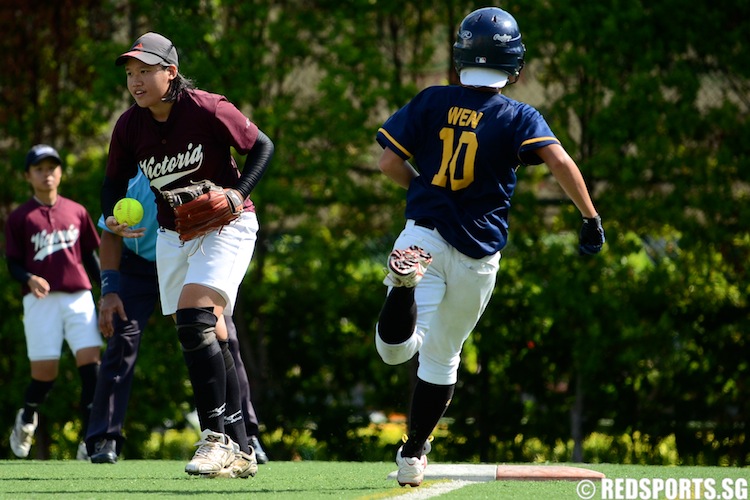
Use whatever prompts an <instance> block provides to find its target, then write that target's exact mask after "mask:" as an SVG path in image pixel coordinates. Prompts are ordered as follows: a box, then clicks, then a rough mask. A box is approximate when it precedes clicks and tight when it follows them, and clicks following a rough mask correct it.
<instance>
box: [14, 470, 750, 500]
mask: <svg viewBox="0 0 750 500" xmlns="http://www.w3.org/2000/svg"><path fill="white" fill-rule="evenodd" d="M184 466H185V462H181V461H166V460H122V461H120V462H119V463H117V464H115V465H94V464H90V463H85V462H77V461H74V460H69V461H33V460H5V461H0V500H5V499H8V500H10V499H13V500H19V499H34V500H36V499H40V498H41V499H50V500H68V499H71V500H72V499H76V500H86V499H108V500H109V499H118V500H119V499H145V498H148V499H153V498H159V499H169V498H182V499H184V498H190V499H202V498H221V499H240V498H269V499H270V498H274V499H277V498H278V499H286V498H289V499H304V500H317V499H331V498H336V499H339V498H340V499H361V500H365V499H366V500H376V499H377V500H382V499H386V498H393V497H397V496H401V495H404V500H406V499H407V498H409V497H410V496H413V497H415V498H416V496H414V494H415V493H417V492H419V493H422V494H423V495H424V494H426V493H427V492H428V491H435V493H438V491H437V490H440V489H445V490H447V489H449V486H450V482H449V481H447V480H439V481H438V480H433V481H425V482H424V483H423V484H422V486H421V487H419V488H408V487H407V488H400V487H399V486H398V484H397V483H396V482H395V481H393V480H387V479H386V477H387V476H388V474H389V473H390V472H392V471H394V470H395V465H394V464H392V463H385V462H371V463H360V462H356V463H355V462H270V463H268V464H265V465H261V466H260V467H259V471H258V475H257V476H256V477H254V478H249V479H201V478H196V477H189V476H188V475H187V474H185V473H184V472H183V467H184ZM576 466H580V465H578V464H576ZM583 467H585V468H589V469H592V470H597V471H600V472H603V473H604V474H605V475H606V476H607V478H610V479H614V478H635V479H643V478H651V479H653V478H661V479H664V480H668V479H677V478H689V479H694V478H704V479H705V478H712V479H714V480H715V481H716V484H717V485H720V484H721V482H722V481H723V480H726V479H730V480H732V481H733V482H736V483H737V485H736V486H737V487H736V488H735V489H734V490H733V491H732V492H731V496H729V495H726V493H727V492H724V493H725V496H724V497H717V498H724V499H725V500H733V499H734V500H741V499H745V500H746V499H748V492H747V486H746V485H747V479H748V478H750V468H724V467H649V466H638V465H608V464H597V465H584V466H583ZM738 480H739V481H738ZM743 481H744V484H745V488H744V496H743V491H742V488H741V483H742V482H743ZM576 486H577V483H576V482H574V481H535V482H527V481H494V482H489V483H470V484H467V485H466V486H463V487H461V488H458V489H454V490H452V491H445V492H444V493H442V494H439V498H451V499H453V498H456V499H481V498H487V499H490V498H491V499H512V500H547V499H555V500H557V499H560V500H565V499H571V500H573V499H580V497H579V495H578V494H577V492H576ZM720 493H721V492H720ZM423 495H422V496H421V498H427V497H426V496H423ZM433 498H434V497H433ZM592 498H594V499H597V498H603V497H602V496H601V492H600V491H597V492H596V494H595V495H594V496H593V497H592ZM635 498H638V497H635ZM655 498H667V497H666V496H664V495H661V496H658V497H655ZM686 498H691V499H698V498H706V496H705V495H702V496H701V495H697V494H696V493H695V492H693V493H691V494H690V495H689V496H688V497H686Z"/></svg>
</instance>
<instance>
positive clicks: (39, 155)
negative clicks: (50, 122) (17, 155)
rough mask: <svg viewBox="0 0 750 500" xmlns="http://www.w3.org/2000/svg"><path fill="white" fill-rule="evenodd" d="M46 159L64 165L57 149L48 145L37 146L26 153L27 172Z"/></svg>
mask: <svg viewBox="0 0 750 500" xmlns="http://www.w3.org/2000/svg"><path fill="white" fill-rule="evenodd" d="M45 158H52V159H53V160H55V161H57V163H58V164H59V165H62V160H61V159H60V155H59V154H58V153H57V151H56V150H55V148H53V147H52V146H48V145H46V144H37V145H36V146H34V147H33V148H31V149H30V150H29V152H28V153H26V170H28V169H29V167H31V166H32V165H37V164H39V163H40V162H41V161H42V160H44V159H45Z"/></svg>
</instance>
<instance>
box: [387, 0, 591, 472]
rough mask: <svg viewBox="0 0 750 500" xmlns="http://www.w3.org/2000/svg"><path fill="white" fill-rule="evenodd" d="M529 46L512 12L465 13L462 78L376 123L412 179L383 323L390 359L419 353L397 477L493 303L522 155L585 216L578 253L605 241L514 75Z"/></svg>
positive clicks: (412, 467)
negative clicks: (518, 95) (517, 94)
mask: <svg viewBox="0 0 750 500" xmlns="http://www.w3.org/2000/svg"><path fill="white" fill-rule="evenodd" d="M525 52H526V48H525V46H524V45H523V43H522V41H521V32H520V30H519V28H518V24H517V22H516V20H515V19H514V18H513V16H511V15H510V14H509V13H507V12H506V11H504V10H502V9H499V8H496V7H486V8H482V9H479V10H476V11H474V12H472V13H470V14H469V15H468V16H467V17H466V18H464V20H463V21H462V22H461V26H460V28H459V30H458V33H457V36H456V42H455V44H454V46H453V58H454V62H455V68H456V71H457V73H458V75H459V78H460V82H461V84H460V85H451V86H435V87H430V88H427V89H425V90H423V91H422V92H420V93H419V94H418V95H417V96H415V97H414V98H413V99H412V100H411V101H410V102H409V103H407V104H406V105H405V106H404V107H402V108H401V109H399V110H398V111H397V112H396V113H394V114H393V115H392V116H391V117H390V118H388V120H387V121H386V122H385V123H384V124H383V126H382V127H381V128H380V129H379V130H378V133H377V141H378V143H379V144H380V145H381V146H382V147H383V153H382V156H381V158H380V161H379V167H380V169H381V171H382V172H383V173H384V174H385V175H386V176H388V177H389V178H390V179H392V180H393V181H394V182H396V183H397V184H398V185H400V186H402V187H403V188H405V189H407V194H406V219H407V220H406V227H405V228H404V229H403V231H402V232H401V234H400V235H399V237H398V239H397V240H396V242H395V244H394V249H393V252H392V253H391V255H390V257H389V259H388V275H387V276H386V278H385V281H384V284H386V285H388V287H389V290H388V295H387V298H386V300H385V303H384V305H383V308H382V310H381V312H380V316H379V320H378V324H377V327H376V330H377V332H376V335H375V343H376V347H377V351H378V353H379V354H380V356H381V357H382V359H383V361H384V362H385V363H387V364H391V365H396V364H401V363H405V362H407V361H409V360H410V359H411V358H412V357H414V355H415V354H417V353H418V354H419V368H418V371H417V383H416V388H415V391H414V394H413V396H412V400H411V410H410V415H409V430H408V436H406V441H405V443H404V444H403V446H402V447H400V448H399V449H398V451H397V453H396V463H397V464H398V467H399V470H398V478H397V479H398V482H399V484H401V485H402V486H405V485H410V486H419V484H421V482H422V480H423V479H424V469H425V467H426V466H427V457H426V455H427V453H428V452H429V451H430V448H431V445H430V442H429V437H430V435H431V433H432V431H433V429H434V427H435V425H437V423H438V420H439V419H440V418H441V417H442V416H443V414H444V413H445V411H446V409H447V407H448V405H449V404H450V401H451V398H452V397H453V391H454V387H455V385H456V382H457V374H458V366H459V362H460V359H461V349H462V348H463V344H464V342H465V341H466V339H467V338H468V337H469V335H470V334H471V331H472V330H473V329H474V327H475V326H476V324H477V322H478V321H479V318H480V317H481V315H482V313H483V312H484V310H485V308H486V307H487V304H488V303H489V300H490V297H491V295H492V291H493V289H494V287H495V277H496V273H497V271H498V267H499V264H500V251H501V250H502V249H503V247H504V246H505V244H506V241H507V237H508V213H509V210H510V206H511V198H512V196H513V192H514V189H515V187H516V171H517V170H518V168H519V167H520V166H524V165H537V164H541V163H545V164H546V165H547V167H548V168H549V169H550V171H551V172H552V174H553V176H554V177H555V179H556V180H557V182H558V183H559V184H560V186H561V187H562V188H563V190H564V191H565V193H566V194H567V195H568V197H569V198H570V199H571V200H572V202H573V203H574V204H575V206H576V207H577V208H578V210H579V211H580V212H581V215H582V217H583V225H582V228H581V232H580V240H579V252H580V253H581V254H582V255H591V254H595V253H597V252H599V251H600V250H601V248H602V245H603V244H604V230H603V229H602V225H601V218H600V217H599V214H598V213H597V211H596V208H595V207H594V204H593V202H592V201H591V197H590V195H589V192H588V189H587V187H586V184H585V182H584V179H583V176H582V174H581V171H580V170H579V168H578V166H577V165H576V163H575V162H574V161H573V159H572V158H571V157H570V156H569V155H568V153H567V152H566V151H565V149H564V148H563V147H562V145H561V144H560V141H559V140H558V139H557V138H556V137H555V135H554V134H553V133H552V131H551V130H550V127H549V125H548V124H547V122H546V121H545V119H544V118H543V117H542V115H541V114H540V113H539V112H538V111H537V110H536V109H534V108H533V107H532V106H530V105H528V104H524V103H521V102H518V101H515V100H513V99H510V98H508V97H506V96H504V95H503V94H502V88H503V87H504V86H505V85H507V84H509V83H515V82H516V81H517V80H518V77H519V75H520V73H521V70H522V68H523V65H524V56H525Z"/></svg>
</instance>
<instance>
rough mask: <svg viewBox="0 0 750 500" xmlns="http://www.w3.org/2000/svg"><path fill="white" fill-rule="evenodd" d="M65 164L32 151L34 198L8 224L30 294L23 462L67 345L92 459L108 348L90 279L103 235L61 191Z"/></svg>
mask: <svg viewBox="0 0 750 500" xmlns="http://www.w3.org/2000/svg"><path fill="white" fill-rule="evenodd" d="M61 164H62V162H61V160H60V155H59V154H58V153H57V151H55V150H54V149H53V148H52V147H51V146H48V145H46V144H38V145H36V146H34V147H33V148H31V150H30V151H29V152H28V154H27V155H26V174H25V176H26V180H27V181H28V182H29V184H31V188H32V189H33V191H34V195H33V197H32V198H31V199H30V200H29V201H27V202H26V203H24V204H23V205H21V206H19V207H18V208H17V209H15V210H14V211H13V212H12V213H11V214H10V216H9V217H8V223H7V225H6V227H5V245H6V249H5V253H6V256H7V262H8V269H9V271H10V274H11V276H12V277H13V278H14V279H16V280H17V281H19V282H20V283H21V288H22V291H23V314H24V318H23V323H24V333H25V334H26V350H27V353H28V356H29V362H30V364H31V382H30V383H29V385H28V387H27V388H26V395H25V397H24V406H23V408H21V409H20V410H18V414H17V416H16V422H15V426H14V427H13V431H12V433H11V436H10V447H11V449H12V450H13V453H14V454H15V455H16V456H17V457H20V458H24V457H27V456H28V455H29V450H30V449H31V445H32V441H33V437H34V432H35V431H36V427H37V424H38V414H37V412H38V410H39V405H40V404H41V403H42V402H43V401H44V400H45V398H46V397H47V394H48V393H49V392H50V389H51V388H52V385H53V383H54V381H55V379H56V378H57V374H58V370H59V365H60V355H61V354H62V345H63V340H65V341H66V342H67V343H68V346H69V347H70V350H71V351H73V353H75V357H76V365H77V366H78V371H79V373H80V375H81V398H80V410H81V421H82V429H81V445H80V446H79V447H78V454H77V458H79V459H88V455H87V454H86V451H85V450H86V448H85V446H84V445H83V439H84V438H85V436H86V428H87V426H88V420H89V409H90V405H91V401H92V399H93V397H94V388H95V387H96V378H97V372H98V369H99V356H100V352H101V347H102V338H101V335H99V330H98V328H97V322H96V309H95V306H94V299H93V296H92V294H91V281H90V280H89V276H91V277H92V278H93V279H94V280H95V281H97V282H98V281H99V259H98V257H97V255H96V249H97V248H98V247H99V235H98V234H97V232H96V229H95V227H94V223H93V221H92V220H91V217H90V216H89V214H88V212H86V209H85V208H84V207H83V206H82V205H80V204H78V203H76V202H74V201H72V200H69V199H67V198H64V197H62V196H60V195H59V194H58V192H57V190H58V187H59V186H60V180H61V177H62V166H61ZM87 271H88V276H87V275H86V272H87Z"/></svg>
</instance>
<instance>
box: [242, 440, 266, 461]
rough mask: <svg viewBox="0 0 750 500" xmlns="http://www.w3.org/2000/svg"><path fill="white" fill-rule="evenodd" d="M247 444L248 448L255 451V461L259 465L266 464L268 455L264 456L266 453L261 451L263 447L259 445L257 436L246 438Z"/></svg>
mask: <svg viewBox="0 0 750 500" xmlns="http://www.w3.org/2000/svg"><path fill="white" fill-rule="evenodd" d="M247 444H248V445H249V446H250V448H252V449H254V450H255V460H256V461H257V462H258V463H259V464H265V463H268V455H266V452H265V451H264V450H263V447H262V446H261V445H260V441H259V440H258V436H248V438H247Z"/></svg>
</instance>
